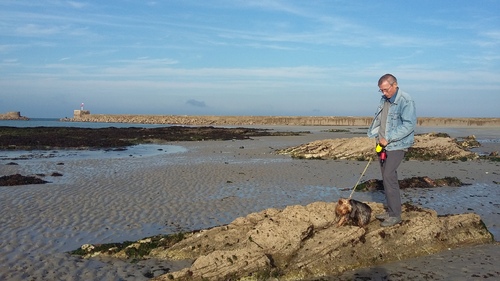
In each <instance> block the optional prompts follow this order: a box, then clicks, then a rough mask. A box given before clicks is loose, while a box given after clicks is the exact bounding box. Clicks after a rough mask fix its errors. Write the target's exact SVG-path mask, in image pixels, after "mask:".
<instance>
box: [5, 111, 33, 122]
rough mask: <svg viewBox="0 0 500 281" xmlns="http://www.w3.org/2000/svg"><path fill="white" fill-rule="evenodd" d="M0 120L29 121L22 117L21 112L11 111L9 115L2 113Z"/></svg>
mask: <svg viewBox="0 0 500 281" xmlns="http://www.w3.org/2000/svg"><path fill="white" fill-rule="evenodd" d="M0 120H29V118H28V117H25V116H21V112H19V111H11V112H7V113H0Z"/></svg>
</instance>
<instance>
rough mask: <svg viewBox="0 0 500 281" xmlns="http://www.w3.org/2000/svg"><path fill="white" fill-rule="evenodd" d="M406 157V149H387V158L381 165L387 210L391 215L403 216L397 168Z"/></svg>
mask: <svg viewBox="0 0 500 281" xmlns="http://www.w3.org/2000/svg"><path fill="white" fill-rule="evenodd" d="M404 157H405V151H404V150H394V151H387V159H386V160H385V162H384V164H383V165H381V166H380V170H381V171H382V181H383V182H384V191H385V200H386V202H387V212H388V213H389V216H391V217H400V216H401V194H400V191H399V182H398V172H397V169H398V167H399V164H401V161H403V158H404Z"/></svg>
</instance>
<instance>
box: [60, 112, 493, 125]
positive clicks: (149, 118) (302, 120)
mask: <svg viewBox="0 0 500 281" xmlns="http://www.w3.org/2000/svg"><path fill="white" fill-rule="evenodd" d="M372 119H373V117H356V116H215V115H132V114H90V111H89V110H75V111H74V114H73V118H64V119H61V121H68V122H100V123H136V124H174V125H205V126H206V125H209V126H234V125H236V126H248V125H267V126H369V125H370V123H371V121H372ZM418 126H426V127H433V126H435V127H441V126H442V127H469V126H480V127H500V118H444V117H420V118H418Z"/></svg>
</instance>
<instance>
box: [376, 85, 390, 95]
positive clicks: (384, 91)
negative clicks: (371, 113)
mask: <svg viewBox="0 0 500 281" xmlns="http://www.w3.org/2000/svg"><path fill="white" fill-rule="evenodd" d="M393 85H394V84H391V86H390V87H389V88H387V89H380V90H378V91H379V92H380V93H387V92H388V91H389V90H390V89H391V88H392V86H393Z"/></svg>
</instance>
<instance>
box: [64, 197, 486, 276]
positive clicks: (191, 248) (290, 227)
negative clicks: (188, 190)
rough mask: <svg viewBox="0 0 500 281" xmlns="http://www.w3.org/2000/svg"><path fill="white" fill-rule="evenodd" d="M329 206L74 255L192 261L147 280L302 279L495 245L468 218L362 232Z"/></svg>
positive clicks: (412, 216)
mask: <svg viewBox="0 0 500 281" xmlns="http://www.w3.org/2000/svg"><path fill="white" fill-rule="evenodd" d="M368 204H369V206H370V207H371V208H372V210H373V214H378V213H381V212H383V205H382V204H380V203H373V202H368ZM335 207H336V203H331V202H315V203H311V204H309V205H306V206H301V205H295V206H289V207H286V208H285V209H272V208H271V209H267V210H264V211H261V212H258V213H252V214H249V215H247V216H246V217H240V218H237V219H236V220H234V221H233V222H232V223H230V224H229V225H224V226H220V227H215V228H211V229H207V230H201V231H196V232H192V233H186V234H183V235H182V236H180V235H174V236H173V237H171V238H170V239H168V238H161V239H143V240H140V241H138V242H136V243H127V245H126V247H124V248H121V249H120V250H117V246H118V245H116V244H112V245H109V247H106V246H104V245H98V246H94V245H88V244H86V245H83V246H82V247H81V248H80V249H78V250H77V251H75V252H74V253H76V252H78V254H82V255H84V256H87V257H92V256H96V255H110V256H113V257H116V258H122V259H123V258H132V257H133V258H137V254H138V253H139V252H147V254H145V255H144V256H143V258H149V259H156V260H157V261H158V260H165V261H168V262H173V261H183V262H185V261H186V260H191V261H192V262H191V263H188V264H186V267H185V268H183V269H181V270H178V271H176V272H170V273H166V274H164V275H161V276H157V277H155V278H153V280H241V279H245V280H268V279H269V278H272V277H275V278H279V280H303V279H307V278H318V277H322V276H332V275H336V274H339V273H342V272H344V271H347V270H351V269H355V268H360V267H368V266H374V265H377V264H382V263H386V262H390V261H394V260H402V259H407V258H412V257H418V256H424V255H430V254H433V253H437V252H440V251H443V250H448V249H450V248H458V247H465V246H471V245H475V244H484V243H491V242H493V236H492V234H491V233H490V232H489V231H488V230H487V229H486V227H485V225H484V224H483V222H482V221H481V218H480V217H479V216H478V215H476V214H473V213H469V214H461V215H447V216H438V215H437V213H436V212H435V211H434V210H430V209H421V208H419V207H416V206H413V205H410V204H405V205H404V206H403V214H402V219H403V221H402V223H401V224H399V225H396V226H392V227H387V228H382V227H381V226H380V224H379V222H378V221H377V220H376V219H374V216H372V218H371V220H370V222H369V224H368V225H367V226H366V227H364V228H360V227H358V226H353V225H347V226H342V227H338V226H337V225H336V224H335V223H334V222H335V215H334V210H335ZM181 237H182V239H179V238H181ZM148 243H149V244H150V245H148ZM96 247H99V252H96V251H95V249H96ZM151 248H152V249H151ZM146 249H149V250H147V251H146Z"/></svg>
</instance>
